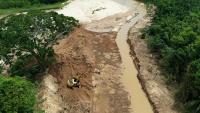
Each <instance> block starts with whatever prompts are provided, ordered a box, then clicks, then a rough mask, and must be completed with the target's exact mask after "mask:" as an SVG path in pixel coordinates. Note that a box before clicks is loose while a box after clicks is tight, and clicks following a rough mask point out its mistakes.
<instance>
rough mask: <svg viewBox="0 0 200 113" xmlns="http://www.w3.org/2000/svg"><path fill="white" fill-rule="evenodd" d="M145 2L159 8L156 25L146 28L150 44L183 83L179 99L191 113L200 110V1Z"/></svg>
mask: <svg viewBox="0 0 200 113" xmlns="http://www.w3.org/2000/svg"><path fill="white" fill-rule="evenodd" d="M144 1H145V2H147V3H152V4H154V5H156V7H157V9H156V14H155V17H154V20H153V24H152V26H150V27H149V28H147V29H145V30H144V31H145V35H146V37H147V39H148V42H149V43H148V44H149V47H150V48H151V50H152V51H153V52H157V53H158V54H159V55H160V58H161V61H162V64H163V66H164V67H165V69H166V71H167V73H168V74H167V77H168V78H169V79H170V80H171V81H175V82H176V83H178V84H179V85H180V89H179V91H178V93H177V97H178V98H177V99H178V100H179V101H181V102H183V104H184V105H185V106H186V108H187V109H188V111H189V113H200V97H199V95H200V54H199V53H200V0H144ZM191 108H192V109H191Z"/></svg>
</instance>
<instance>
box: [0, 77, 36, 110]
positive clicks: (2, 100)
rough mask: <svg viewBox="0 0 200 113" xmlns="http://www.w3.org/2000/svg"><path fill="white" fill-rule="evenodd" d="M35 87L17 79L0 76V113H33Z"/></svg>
mask: <svg viewBox="0 0 200 113" xmlns="http://www.w3.org/2000/svg"><path fill="white" fill-rule="evenodd" d="M35 103H36V87H35V86H34V85H33V84H32V83H31V82H29V81H26V80H23V79H22V78H19V77H15V78H12V77H3V76H0V112H1V113H33V111H34V105H35Z"/></svg>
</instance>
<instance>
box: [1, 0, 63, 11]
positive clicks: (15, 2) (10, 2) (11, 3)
mask: <svg viewBox="0 0 200 113" xmlns="http://www.w3.org/2000/svg"><path fill="white" fill-rule="evenodd" d="M63 1H66V0H0V9H7V8H22V7H28V6H30V5H34V4H50V3H56V2H63Z"/></svg>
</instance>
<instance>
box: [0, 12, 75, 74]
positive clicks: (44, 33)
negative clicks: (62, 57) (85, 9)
mask: <svg viewBox="0 0 200 113" xmlns="http://www.w3.org/2000/svg"><path fill="white" fill-rule="evenodd" d="M0 26H1V29H0V57H1V59H3V60H4V62H5V63H7V64H9V65H10V66H11V68H10V74H11V75H20V76H23V75H26V76H32V75H33V76H35V74H36V73H38V72H43V71H45V69H46V68H47V67H48V65H49V63H51V62H52V61H53V55H54V51H53V49H52V46H53V45H54V44H56V43H55V42H56V40H57V39H59V38H61V37H60V36H59V35H62V34H65V35H68V34H69V33H70V32H71V31H72V30H73V29H74V27H76V26H78V21H77V20H75V19H74V18H73V17H65V16H64V15H59V14H57V13H55V12H49V13H45V12H29V13H28V14H20V15H10V16H7V17H5V18H3V19H1V20H0ZM22 67H23V68H22Z"/></svg>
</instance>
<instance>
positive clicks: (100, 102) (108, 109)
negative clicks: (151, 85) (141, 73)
mask: <svg viewBox="0 0 200 113" xmlns="http://www.w3.org/2000/svg"><path fill="white" fill-rule="evenodd" d="M115 38H116V33H115V32H109V33H96V32H91V31H87V30H85V29H84V28H82V27H80V28H77V29H76V30H75V31H74V32H73V33H71V35H70V36H68V37H66V38H64V39H62V40H60V41H59V42H58V43H59V44H58V45H56V46H54V50H55V53H56V63H55V64H53V65H52V66H51V67H50V69H49V75H47V76H48V77H49V79H50V80H48V83H47V82H46V86H48V87H51V85H53V86H52V87H53V88H49V89H53V91H51V92H50V91H49V90H48V91H49V92H48V91H45V88H44V87H43V88H44V89H41V90H40V91H42V92H43V93H41V94H40V95H41V97H43V98H44V97H46V98H45V101H44V102H43V104H42V106H43V108H45V110H46V111H47V112H48V113H129V108H128V107H129V104H130V102H129V98H128V93H127V92H126V91H125V90H124V88H123V86H122V85H121V83H120V80H119V79H120V76H121V70H120V62H121V59H120V55H119V52H118V48H117V45H116V43H115ZM97 70H98V71H99V72H100V74H98V73H96V71H97ZM51 75H52V76H51ZM71 77H80V78H81V79H80V80H81V87H80V88H74V89H70V88H68V87H67V80H68V79H70V78H71ZM53 78H54V80H52V79H53ZM43 81H45V79H43ZM52 81H54V82H52ZM55 86H56V87H55ZM58 100H59V101H58ZM50 102H51V103H50ZM53 105H55V106H53ZM56 105H58V106H56ZM55 107H57V108H56V110H55Z"/></svg>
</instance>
